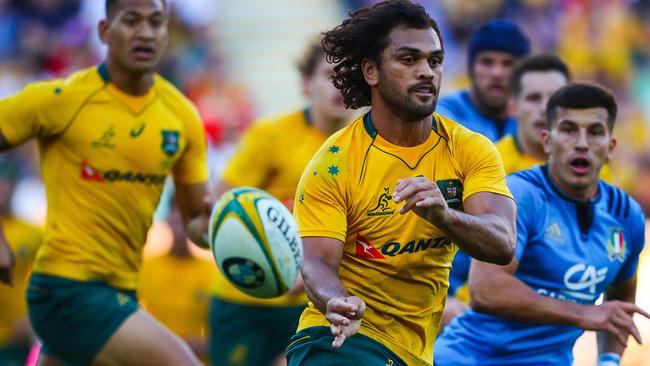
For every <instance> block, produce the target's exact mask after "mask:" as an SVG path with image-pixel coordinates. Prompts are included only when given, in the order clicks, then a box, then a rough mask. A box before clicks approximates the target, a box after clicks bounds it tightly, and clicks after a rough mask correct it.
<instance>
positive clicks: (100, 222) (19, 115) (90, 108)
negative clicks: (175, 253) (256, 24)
mask: <svg viewBox="0 0 650 366" xmlns="http://www.w3.org/2000/svg"><path fill="white" fill-rule="evenodd" d="M0 131H2V134H3V135H4V136H5V137H6V139H7V141H8V142H9V143H10V144H11V145H12V146H15V145H18V144H20V143H23V142H25V141H26V140H28V139H30V138H36V139H37V140H38V142H39V147H40V159H41V171H42V175H43V181H44V183H45V190H46V195H47V203H48V207H47V223H46V234H45V241H44V245H43V246H42V247H41V249H40V250H39V252H38V255H37V257H36V261H35V263H34V272H36V273H43V274H49V275H55V276H61V277H66V278H70V279H74V280H79V281H84V280H90V279H101V280H104V281H106V282H107V283H109V284H111V285H112V286H115V287H118V288H124V289H134V288H136V287H137V275H138V270H139V268H140V264H141V261H142V246H143V245H144V243H145V237H146V234H147V229H148V228H149V226H150V225H151V221H152V215H153V212H154V210H155V208H156V206H157V204H158V200H159V198H160V193H161V191H162V188H163V183H164V181H165V177H166V176H167V175H169V174H173V176H174V179H175V180H176V181H177V182H180V183H185V184H196V183H201V182H204V181H205V180H206V179H207V174H208V173H207V168H206V164H205V156H206V140H205V135H204V132H203V126H202V123H201V121H200V119H199V116H198V113H197V112H196V110H195V108H194V107H193V106H192V104H191V103H190V102H189V101H188V100H187V99H186V98H185V97H183V95H182V94H181V93H180V92H179V91H178V90H177V89H176V88H174V87H173V86H172V85H171V84H170V83H168V82H167V81H165V80H164V79H163V78H161V77H159V76H157V75H156V76H155V78H154V83H153V85H152V87H151V88H150V90H149V92H148V93H147V94H146V95H144V96H141V97H135V96H131V95H127V94H125V93H123V92H121V91H120V90H118V89H117V87H115V86H114V85H113V84H111V83H110V81H109V79H108V74H107V72H106V68H105V66H104V65H101V66H99V67H94V68H89V69H86V70H83V71H80V72H78V73H75V74H73V75H72V76H70V77H69V78H68V79H66V80H55V81H49V82H40V83H35V84H31V85H29V86H27V87H26V88H25V89H24V90H23V91H22V92H20V93H19V94H17V95H16V96H14V97H11V98H8V99H5V100H2V101H0Z"/></svg>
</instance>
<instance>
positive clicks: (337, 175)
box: [287, 0, 515, 365]
mask: <svg viewBox="0 0 650 366" xmlns="http://www.w3.org/2000/svg"><path fill="white" fill-rule="evenodd" d="M323 47H324V49H325V51H326V53H327V55H328V57H329V60H330V61H332V62H334V63H338V65H337V66H336V67H335V68H334V70H335V75H334V77H333V81H334V84H335V85H336V86H337V88H339V89H341V92H342V94H343V99H344V102H345V104H346V105H347V106H348V107H350V108H359V107H363V106H368V105H369V106H371V107H372V109H371V111H370V112H369V113H367V114H365V115H364V116H363V117H361V118H359V119H357V120H356V121H354V122H352V124H351V125H349V126H348V127H345V128H344V129H342V130H341V131H339V132H336V133H335V134H334V135H332V136H331V137H330V138H329V139H328V140H327V141H326V142H325V144H324V145H323V146H322V147H321V149H320V150H319V151H318V152H317V153H316V155H315V156H314V158H313V159H312V161H311V162H310V164H309V165H308V166H307V169H306V170H305V172H304V173H303V176H302V178H301V181H300V183H299V186H298V190H297V192H296V201H295V206H294V215H295V217H296V220H297V222H298V226H299V231H300V235H301V236H302V238H303V245H304V251H305V256H304V261H303V266H302V275H303V279H304V284H305V289H306V291H307V294H308V296H309V299H310V303H309V306H308V308H307V309H306V310H305V311H304V312H303V314H302V316H301V319H300V323H299V326H298V332H297V334H296V335H295V336H294V337H293V338H292V342H291V343H290V344H289V346H288V348H287V358H288V362H289V365H320V364H346V365H352V364H355V365H356V364H358V365H431V364H432V361H433V341H434V339H435V337H436V334H437V331H438V325H439V322H440V316H441V314H442V310H443V308H444V305H445V298H446V294H447V288H448V286H449V278H448V276H449V269H450V267H451V261H452V259H453V256H454V254H455V253H456V251H457V249H458V248H462V249H463V250H464V251H465V252H466V253H468V254H470V255H471V256H473V257H475V258H477V259H479V260H484V261H489V262H492V263H497V264H506V263H509V262H510V260H511V259H512V254H513V251H514V245H515V226H514V225H515V223H514V222H515V204H514V201H513V199H512V196H511V194H510V192H509V191H508V188H507V187H506V184H505V180H504V176H505V174H504V171H503V164H502V163H501V159H500V157H499V154H498V152H497V151H496V149H495V148H494V145H493V144H492V143H491V142H490V141H489V140H488V139H487V138H485V137H484V136H482V135H480V134H478V133H474V132H471V131H470V130H468V129H466V128H464V127H462V126H461V125H460V124H458V123H456V122H454V121H452V120H449V119H447V118H445V117H442V116H440V115H438V114H435V113H434V109H435V105H436V100H437V97H438V93H439V88H440V81H441V77H442V60H443V56H444V51H443V46H442V40H441V38H440V32H439V30H438V26H437V24H436V23H435V21H434V20H432V19H431V18H430V17H429V15H428V14H427V13H426V12H425V10H424V9H423V8H422V7H421V6H419V5H416V4H413V3H411V2H409V1H405V0H393V1H386V2H382V3H379V4H377V5H374V6H372V7H369V8H363V9H360V10H357V11H355V12H353V13H351V17H350V18H349V19H346V20H345V21H344V22H343V23H342V24H340V25H339V26H337V27H336V28H335V29H334V30H332V31H329V32H326V33H325V36H324V39H323Z"/></svg>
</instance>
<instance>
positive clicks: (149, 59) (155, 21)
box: [100, 0, 167, 74]
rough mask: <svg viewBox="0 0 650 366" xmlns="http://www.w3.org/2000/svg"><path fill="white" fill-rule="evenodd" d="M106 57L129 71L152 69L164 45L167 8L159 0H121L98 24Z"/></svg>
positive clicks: (139, 71)
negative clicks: (112, 12) (106, 51)
mask: <svg viewBox="0 0 650 366" xmlns="http://www.w3.org/2000/svg"><path fill="white" fill-rule="evenodd" d="M100 36H101V39H102V41H103V42H104V43H106V44H107V45H108V58H109V59H110V60H111V62H113V63H114V64H116V65H118V66H119V67H120V68H122V69H123V70H125V71H127V72H129V73H136V74H137V73H146V72H151V71H153V70H154V69H155V68H156V66H157V65H158V63H159V62H160V58H161V57H162V54H163V52H164V50H165V47H166V46H167V10H166V8H165V5H164V4H163V2H162V1H161V0H121V1H120V2H119V5H118V7H117V10H116V12H115V14H114V15H113V16H112V17H111V18H110V19H108V20H106V21H104V22H102V23H100Z"/></svg>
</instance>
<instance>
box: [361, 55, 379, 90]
mask: <svg viewBox="0 0 650 366" xmlns="http://www.w3.org/2000/svg"><path fill="white" fill-rule="evenodd" d="M361 72H363V78H364V79H366V83H368V85H370V86H375V85H377V83H379V69H378V67H377V63H376V62H375V61H373V60H371V59H368V58H364V59H363V60H361Z"/></svg>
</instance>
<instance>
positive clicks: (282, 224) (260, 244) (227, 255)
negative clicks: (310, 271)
mask: <svg viewBox="0 0 650 366" xmlns="http://www.w3.org/2000/svg"><path fill="white" fill-rule="evenodd" d="M208 235H209V238H210V247H211V249H212V254H213V255H214V258H215V260H216V262H217V266H218V267H219V270H220V271H221V273H223V274H224V276H225V277H226V278H227V279H228V280H229V281H230V282H231V283H232V284H233V285H235V286H236V287H237V288H238V289H240V290H241V291H243V292H244V293H246V294H248V295H251V296H254V297H259V298H272V297H277V296H280V295H282V294H284V293H285V292H287V291H288V290H289V289H290V288H291V287H292V286H293V284H294V283H295V281H296V278H297V277H298V274H299V273H300V266H301V264H302V256H303V250H302V241H301V240H300V236H298V227H297V225H296V222H295V220H294V219H293V216H292V215H291V212H289V210H288V209H287V208H286V207H285V206H284V205H283V204H282V203H281V202H280V201H278V200H277V199H276V198H275V197H273V196H271V195H270V194H268V193H267V192H265V191H263V190H261V189H258V188H250V187H241V188H234V189H231V190H230V191H228V192H226V193H224V195H223V196H221V198H220V199H219V200H218V201H217V202H216V203H215V204H214V207H213V208H212V215H211V217H210V228H209V232H208Z"/></svg>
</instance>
